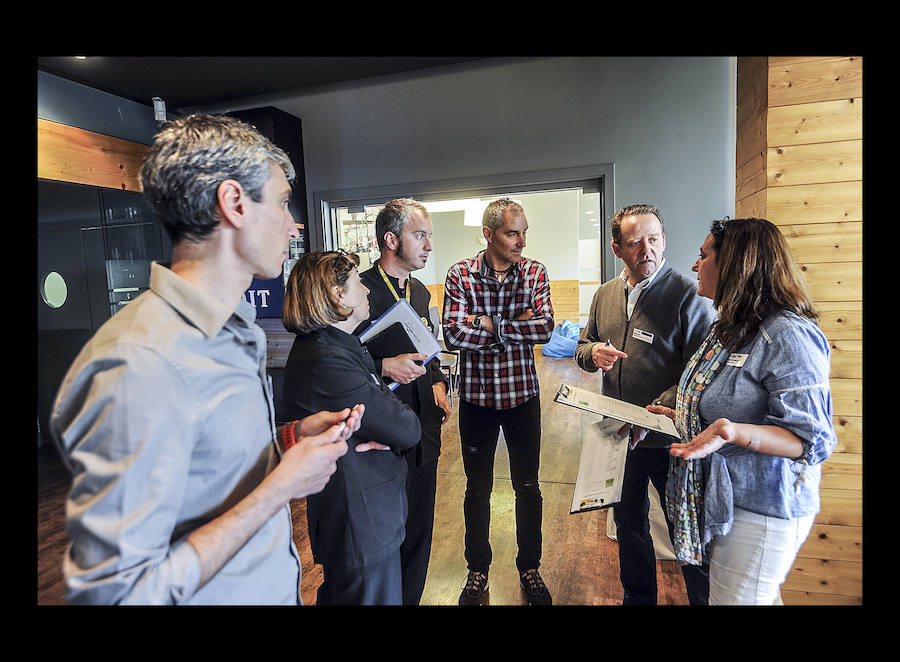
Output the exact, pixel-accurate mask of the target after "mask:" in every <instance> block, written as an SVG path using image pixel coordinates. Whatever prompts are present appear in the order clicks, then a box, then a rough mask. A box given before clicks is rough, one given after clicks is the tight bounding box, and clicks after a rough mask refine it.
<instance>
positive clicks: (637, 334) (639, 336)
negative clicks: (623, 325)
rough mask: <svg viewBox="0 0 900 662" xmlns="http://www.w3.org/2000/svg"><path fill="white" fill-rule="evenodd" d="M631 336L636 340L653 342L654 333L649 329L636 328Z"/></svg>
mask: <svg viewBox="0 0 900 662" xmlns="http://www.w3.org/2000/svg"><path fill="white" fill-rule="evenodd" d="M631 336H632V337H633V338H634V339H635V340H640V341H641V342H645V343H652V342H653V334H652V333H648V332H647V331H641V330H640V329H635V330H634V331H632V333H631Z"/></svg>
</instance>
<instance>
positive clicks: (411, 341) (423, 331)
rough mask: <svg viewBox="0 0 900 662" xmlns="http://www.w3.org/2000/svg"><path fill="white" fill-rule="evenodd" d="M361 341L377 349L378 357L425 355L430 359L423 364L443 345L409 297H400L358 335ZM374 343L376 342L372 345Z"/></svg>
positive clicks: (393, 383)
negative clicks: (410, 303) (407, 298)
mask: <svg viewBox="0 0 900 662" xmlns="http://www.w3.org/2000/svg"><path fill="white" fill-rule="evenodd" d="M359 341H360V342H361V343H362V344H363V345H366V346H367V347H368V348H369V350H370V351H372V350H376V354H377V355H378V356H397V355H398V354H412V353H418V354H424V355H425V356H427V357H428V358H427V359H425V360H424V361H422V363H421V364H420V365H422V364H425V363H428V362H429V361H430V360H431V359H433V358H434V357H435V356H437V354H438V352H440V351H441V346H440V345H439V344H438V341H437V339H436V338H435V337H434V336H433V335H432V333H431V329H430V328H428V325H427V324H425V323H424V322H423V321H422V318H421V317H420V316H419V315H418V313H416V311H415V310H413V307H412V306H411V305H409V302H408V301H406V299H400V300H399V301H397V303H395V304H394V305H393V306H391V307H390V308H388V309H387V310H386V311H385V312H384V314H382V315H381V317H379V318H378V319H376V320H375V321H373V322H372V323H371V324H370V325H369V326H368V328H366V330H365V331H363V332H362V333H360V334H359ZM373 342H374V343H376V345H372V344H371V343H373ZM417 363H418V361H417ZM398 386H399V384H398V383H397V382H391V383H390V384H388V388H389V389H391V390H392V391H393V390H394V389H396V388H397V387H398Z"/></svg>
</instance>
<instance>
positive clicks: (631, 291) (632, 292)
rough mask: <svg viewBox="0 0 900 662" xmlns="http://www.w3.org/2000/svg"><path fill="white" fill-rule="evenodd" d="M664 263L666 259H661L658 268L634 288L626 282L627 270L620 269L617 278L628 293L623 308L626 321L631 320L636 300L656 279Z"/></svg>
mask: <svg viewBox="0 0 900 662" xmlns="http://www.w3.org/2000/svg"><path fill="white" fill-rule="evenodd" d="M665 263H666V258H663V259H662V261H661V262H660V263H659V266H658V267H657V268H656V271H654V272H653V273H652V274H650V275H649V276H647V277H646V278H645V279H644V280H642V281H640V282H639V283H638V284H637V285H635V286H634V287H632V286H631V283H629V282H628V269H627V268H626V269H622V273H620V274H619V278H621V279H622V281H623V282H624V283H625V291H626V292H628V303H627V305H626V306H625V314H626V315H627V317H628V319H629V320H630V319H631V313H633V312H634V306H635V304H636V303H637V300H638V298H639V297H640V296H641V292H643V291H644V288H645V287H647V286H648V285H649V284H650V283H651V282H653V279H654V278H656V274H658V273H659V272H660V269H662V266H663V265H664V264H665Z"/></svg>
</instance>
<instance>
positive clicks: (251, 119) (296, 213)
mask: <svg viewBox="0 0 900 662" xmlns="http://www.w3.org/2000/svg"><path fill="white" fill-rule="evenodd" d="M228 114H229V115H231V116H232V117H236V118H238V119H239V120H241V121H243V122H246V123H247V124H250V125H252V126H254V127H256V130H257V131H259V132H260V133H261V134H263V135H264V136H265V137H266V138H268V139H269V140H271V141H272V142H273V143H274V144H275V145H277V146H278V147H280V148H281V149H283V150H284V151H285V152H286V153H287V155H288V157H289V158H290V159H291V164H293V166H294V173H295V177H294V181H293V182H292V183H291V188H292V190H293V193H292V194H291V202H290V204H289V205H288V207H289V209H290V210H291V214H292V215H293V217H294V222H295V223H297V224H298V225H302V226H303V227H301V228H299V232H300V237H299V238H298V239H296V240H294V241H291V245H290V248H289V253H288V258H287V260H285V263H284V269H283V273H282V276H281V277H280V278H273V279H271V280H264V279H259V278H257V279H254V280H253V283H252V284H251V285H250V288H249V289H248V290H247V292H246V293H245V298H246V299H247V301H249V302H250V303H251V304H253V305H254V306H255V307H256V315H257V317H281V304H282V302H283V301H284V283H285V282H286V281H287V277H288V275H289V274H290V273H291V269H292V268H293V266H294V264H295V263H296V262H297V260H298V259H300V256H302V255H303V254H304V253H306V251H307V250H308V246H309V243H308V236H309V235H308V230H307V227H306V226H307V212H306V171H305V170H304V165H303V127H302V124H301V122H300V118H298V117H295V116H294V115H291V114H290V113H286V112H284V111H283V110H279V109H278V108H275V107H272V106H266V107H263V108H250V109H248V110H238V111H233V112H230V113H228Z"/></svg>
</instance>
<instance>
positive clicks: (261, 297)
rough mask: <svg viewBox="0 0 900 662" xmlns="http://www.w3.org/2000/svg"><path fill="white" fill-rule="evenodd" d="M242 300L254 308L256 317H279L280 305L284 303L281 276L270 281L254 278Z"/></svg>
mask: <svg viewBox="0 0 900 662" xmlns="http://www.w3.org/2000/svg"><path fill="white" fill-rule="evenodd" d="M244 298H245V299H246V300H247V301H248V302H249V303H250V305H252V306H253V307H255V308H256V316H257V317H281V305H282V303H284V285H282V282H281V276H279V277H278V278H273V279H271V280H263V279H261V278H254V279H253V282H252V283H251V284H250V287H249V288H248V289H247V291H246V292H244Z"/></svg>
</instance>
